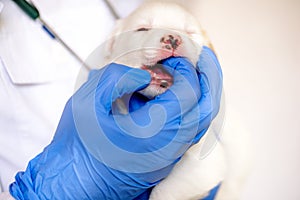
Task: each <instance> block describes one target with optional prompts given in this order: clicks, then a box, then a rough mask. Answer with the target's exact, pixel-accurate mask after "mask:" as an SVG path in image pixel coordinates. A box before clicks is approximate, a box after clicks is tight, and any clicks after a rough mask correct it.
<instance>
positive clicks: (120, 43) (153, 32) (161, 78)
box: [106, 0, 203, 98]
mask: <svg viewBox="0 0 300 200" xmlns="http://www.w3.org/2000/svg"><path fill="white" fill-rule="evenodd" d="M202 44H203V37H202V34H201V29H200V26H199V24H198V22H197V20H196V19H195V18H194V17H193V16H192V15H191V14H190V13H189V12H188V11H186V10H185V9H184V8H183V7H181V6H180V5H178V4H175V3H172V2H171V1H153V0H152V1H147V2H146V3H144V4H143V5H142V6H140V7H139V8H138V9H137V10H135V11H134V12H133V13H132V14H131V15H129V16H128V17H127V18H125V19H121V20H119V21H118V22H117V24H116V27H115V30H114V32H113V34H112V38H111V39H110V40H109V42H108V45H107V49H106V53H107V55H106V59H107V62H117V63H121V64H124V65H128V66H131V67H135V68H142V69H144V70H147V71H148V72H150V74H151V76H152V81H151V83H150V85H149V86H148V87H147V88H146V89H144V90H143V91H142V92H141V93H142V94H144V95H145V96H147V97H149V98H153V97H154V96H157V95H159V94H161V93H163V92H165V91H166V90H167V89H168V88H169V87H170V86H171V85H172V84H173V77H172V75H171V74H170V73H168V72H167V70H165V69H164V68H163V67H162V66H161V65H158V63H159V62H160V61H161V60H163V59H166V58H168V57H171V56H175V57H176V56H181V57H186V58H188V59H189V60H190V61H191V62H192V63H193V64H196V62H197V60H198V58H199V55H200V52H201V49H202Z"/></svg>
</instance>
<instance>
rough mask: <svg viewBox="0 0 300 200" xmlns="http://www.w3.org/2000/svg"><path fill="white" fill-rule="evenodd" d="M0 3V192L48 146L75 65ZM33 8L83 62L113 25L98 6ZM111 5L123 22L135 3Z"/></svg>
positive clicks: (59, 2) (68, 1) (71, 3)
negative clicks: (37, 10)
mask: <svg viewBox="0 0 300 200" xmlns="http://www.w3.org/2000/svg"><path fill="white" fill-rule="evenodd" d="M0 2H2V3H3V4H4V8H3V10H2V12H1V13H0V192H1V190H2V191H7V190H8V186H9V184H10V183H11V182H13V181H14V176H15V174H16V173H17V172H18V171H22V170H25V168H26V166H27V164H28V162H29V161H30V159H32V158H33V157H35V156H36V155H37V154H38V153H39V152H41V151H42V150H43V148H44V147H45V146H46V145H47V144H49V143H50V141H51V139H52V137H53V135H54V133H55V129H56V126H57V124H58V121H59V119H60V116H61V113H62V111H63V108H64V105H65V102H66V101H67V99H68V98H69V97H70V96H71V95H72V93H73V92H74V85H75V82H76V78H77V75H78V72H79V70H80V67H81V65H80V64H79V63H78V62H77V61H76V60H75V59H74V58H73V57H72V56H71V55H70V54H69V53H68V52H67V51H66V50H65V49H64V48H63V47H62V46H60V45H59V44H58V43H57V42H56V41H54V40H52V39H51V38H50V37H49V36H48V35H47V34H45V32H44V31H43V30H42V29H41V28H40V26H39V25H38V24H37V23H35V22H33V21H32V20H31V19H29V18H28V17H27V16H26V15H24V13H23V12H22V11H20V9H19V8H18V7H17V6H16V5H15V4H14V3H13V1H11V0H0ZM33 2H34V3H35V4H36V6H37V7H38V8H39V10H40V13H41V16H42V17H43V18H44V20H45V21H47V22H48V23H49V24H50V25H51V26H52V27H53V28H54V29H55V30H56V31H57V32H58V34H59V35H60V36H61V37H62V38H63V39H64V40H65V41H66V42H67V43H68V44H70V46H71V47H72V48H73V49H74V50H75V51H76V52H77V53H78V54H79V55H80V56H81V57H82V58H83V59H84V58H86V57H87V56H88V55H89V53H91V52H92V51H93V49H95V48H96V47H97V46H98V45H100V44H101V43H102V42H103V41H104V40H105V39H106V38H107V35H108V33H109V32H110V31H111V29H112V27H113V24H114V18H113V17H112V15H111V13H110V12H109V9H108V8H107V6H106V5H105V4H104V1H102V0H52V1H43V0H34V1H33ZM112 2H113V3H114V5H115V6H116V7H117V11H118V12H119V13H120V14H121V16H124V15H127V14H128V13H129V12H130V11H131V10H132V9H134V8H135V7H136V6H137V5H138V4H139V3H140V2H141V1H140V0H131V1H130V3H131V4H128V1H127V4H126V5H125V4H124V1H123V4H122V0H119V2H118V1H117V0H114V1H112ZM122 6H123V7H122ZM125 8H127V9H125Z"/></svg>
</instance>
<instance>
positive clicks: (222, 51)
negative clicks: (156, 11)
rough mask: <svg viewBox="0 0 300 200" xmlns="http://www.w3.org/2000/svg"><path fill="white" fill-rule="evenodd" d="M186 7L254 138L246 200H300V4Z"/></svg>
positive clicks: (271, 0) (234, 2)
mask: <svg viewBox="0 0 300 200" xmlns="http://www.w3.org/2000/svg"><path fill="white" fill-rule="evenodd" d="M185 2H188V4H189V5H191V6H190V7H191V10H192V12H193V13H194V14H195V15H196V16H197V17H198V18H199V19H200V21H201V24H202V25H203V27H204V28H205V29H206V31H207V33H208V35H209V36H210V38H211V40H212V42H213V44H214V46H215V50H216V52H217V54H218V57H219V60H220V63H221V65H222V68H223V72H224V87H225V94H226V97H227V98H226V106H227V107H229V109H230V108H231V107H234V108H235V109H236V110H237V111H239V114H240V116H241V119H242V120H243V122H244V124H245V128H246V129H248V131H249V132H250V134H251V137H252V142H251V147H252V149H254V156H255V163H254V166H253V170H252V173H251V174H250V177H249V178H248V180H247V183H246V187H245V190H244V191H243V198H242V200H253V199H255V200H266V199H272V200H277V199H278V200H281V199H288V200H299V199H300V190H299V185H300V173H299V170H300V118H299V113H300V94H299V93H300V89H299V86H300V1H299V0H243V1H241V0H226V1H225V0H190V1H185ZM185 4H187V3H185Z"/></svg>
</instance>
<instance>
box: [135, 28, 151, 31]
mask: <svg viewBox="0 0 300 200" xmlns="http://www.w3.org/2000/svg"><path fill="white" fill-rule="evenodd" d="M149 30H150V28H145V27H142V28H139V29H137V30H136V31H149Z"/></svg>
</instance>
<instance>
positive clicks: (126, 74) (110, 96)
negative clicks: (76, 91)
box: [87, 63, 151, 111]
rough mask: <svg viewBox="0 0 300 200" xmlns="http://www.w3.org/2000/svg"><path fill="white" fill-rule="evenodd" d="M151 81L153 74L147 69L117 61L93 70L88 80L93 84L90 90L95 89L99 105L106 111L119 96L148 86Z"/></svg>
mask: <svg viewBox="0 0 300 200" xmlns="http://www.w3.org/2000/svg"><path fill="white" fill-rule="evenodd" d="M150 81H151V76H150V74H149V73H148V72H147V71H144V70H140V69H134V68H130V67H127V66H124V65H120V64H115V63H112V64H109V65H108V66H106V67H105V68H103V69H102V70H98V71H96V72H93V74H91V76H90V79H89V80H88V82H90V83H91V85H92V87H90V89H89V91H91V90H94V92H95V95H96V101H97V102H98V106H102V107H103V108H104V109H105V110H106V111H110V110H111V106H112V103H113V102H114V101H115V100H116V99H117V98H120V97H122V96H123V95H125V94H130V93H133V92H134V91H137V90H140V89H142V88H144V87H146V86H147V85H148V84H149V82H150ZM87 85H89V84H87Z"/></svg>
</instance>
